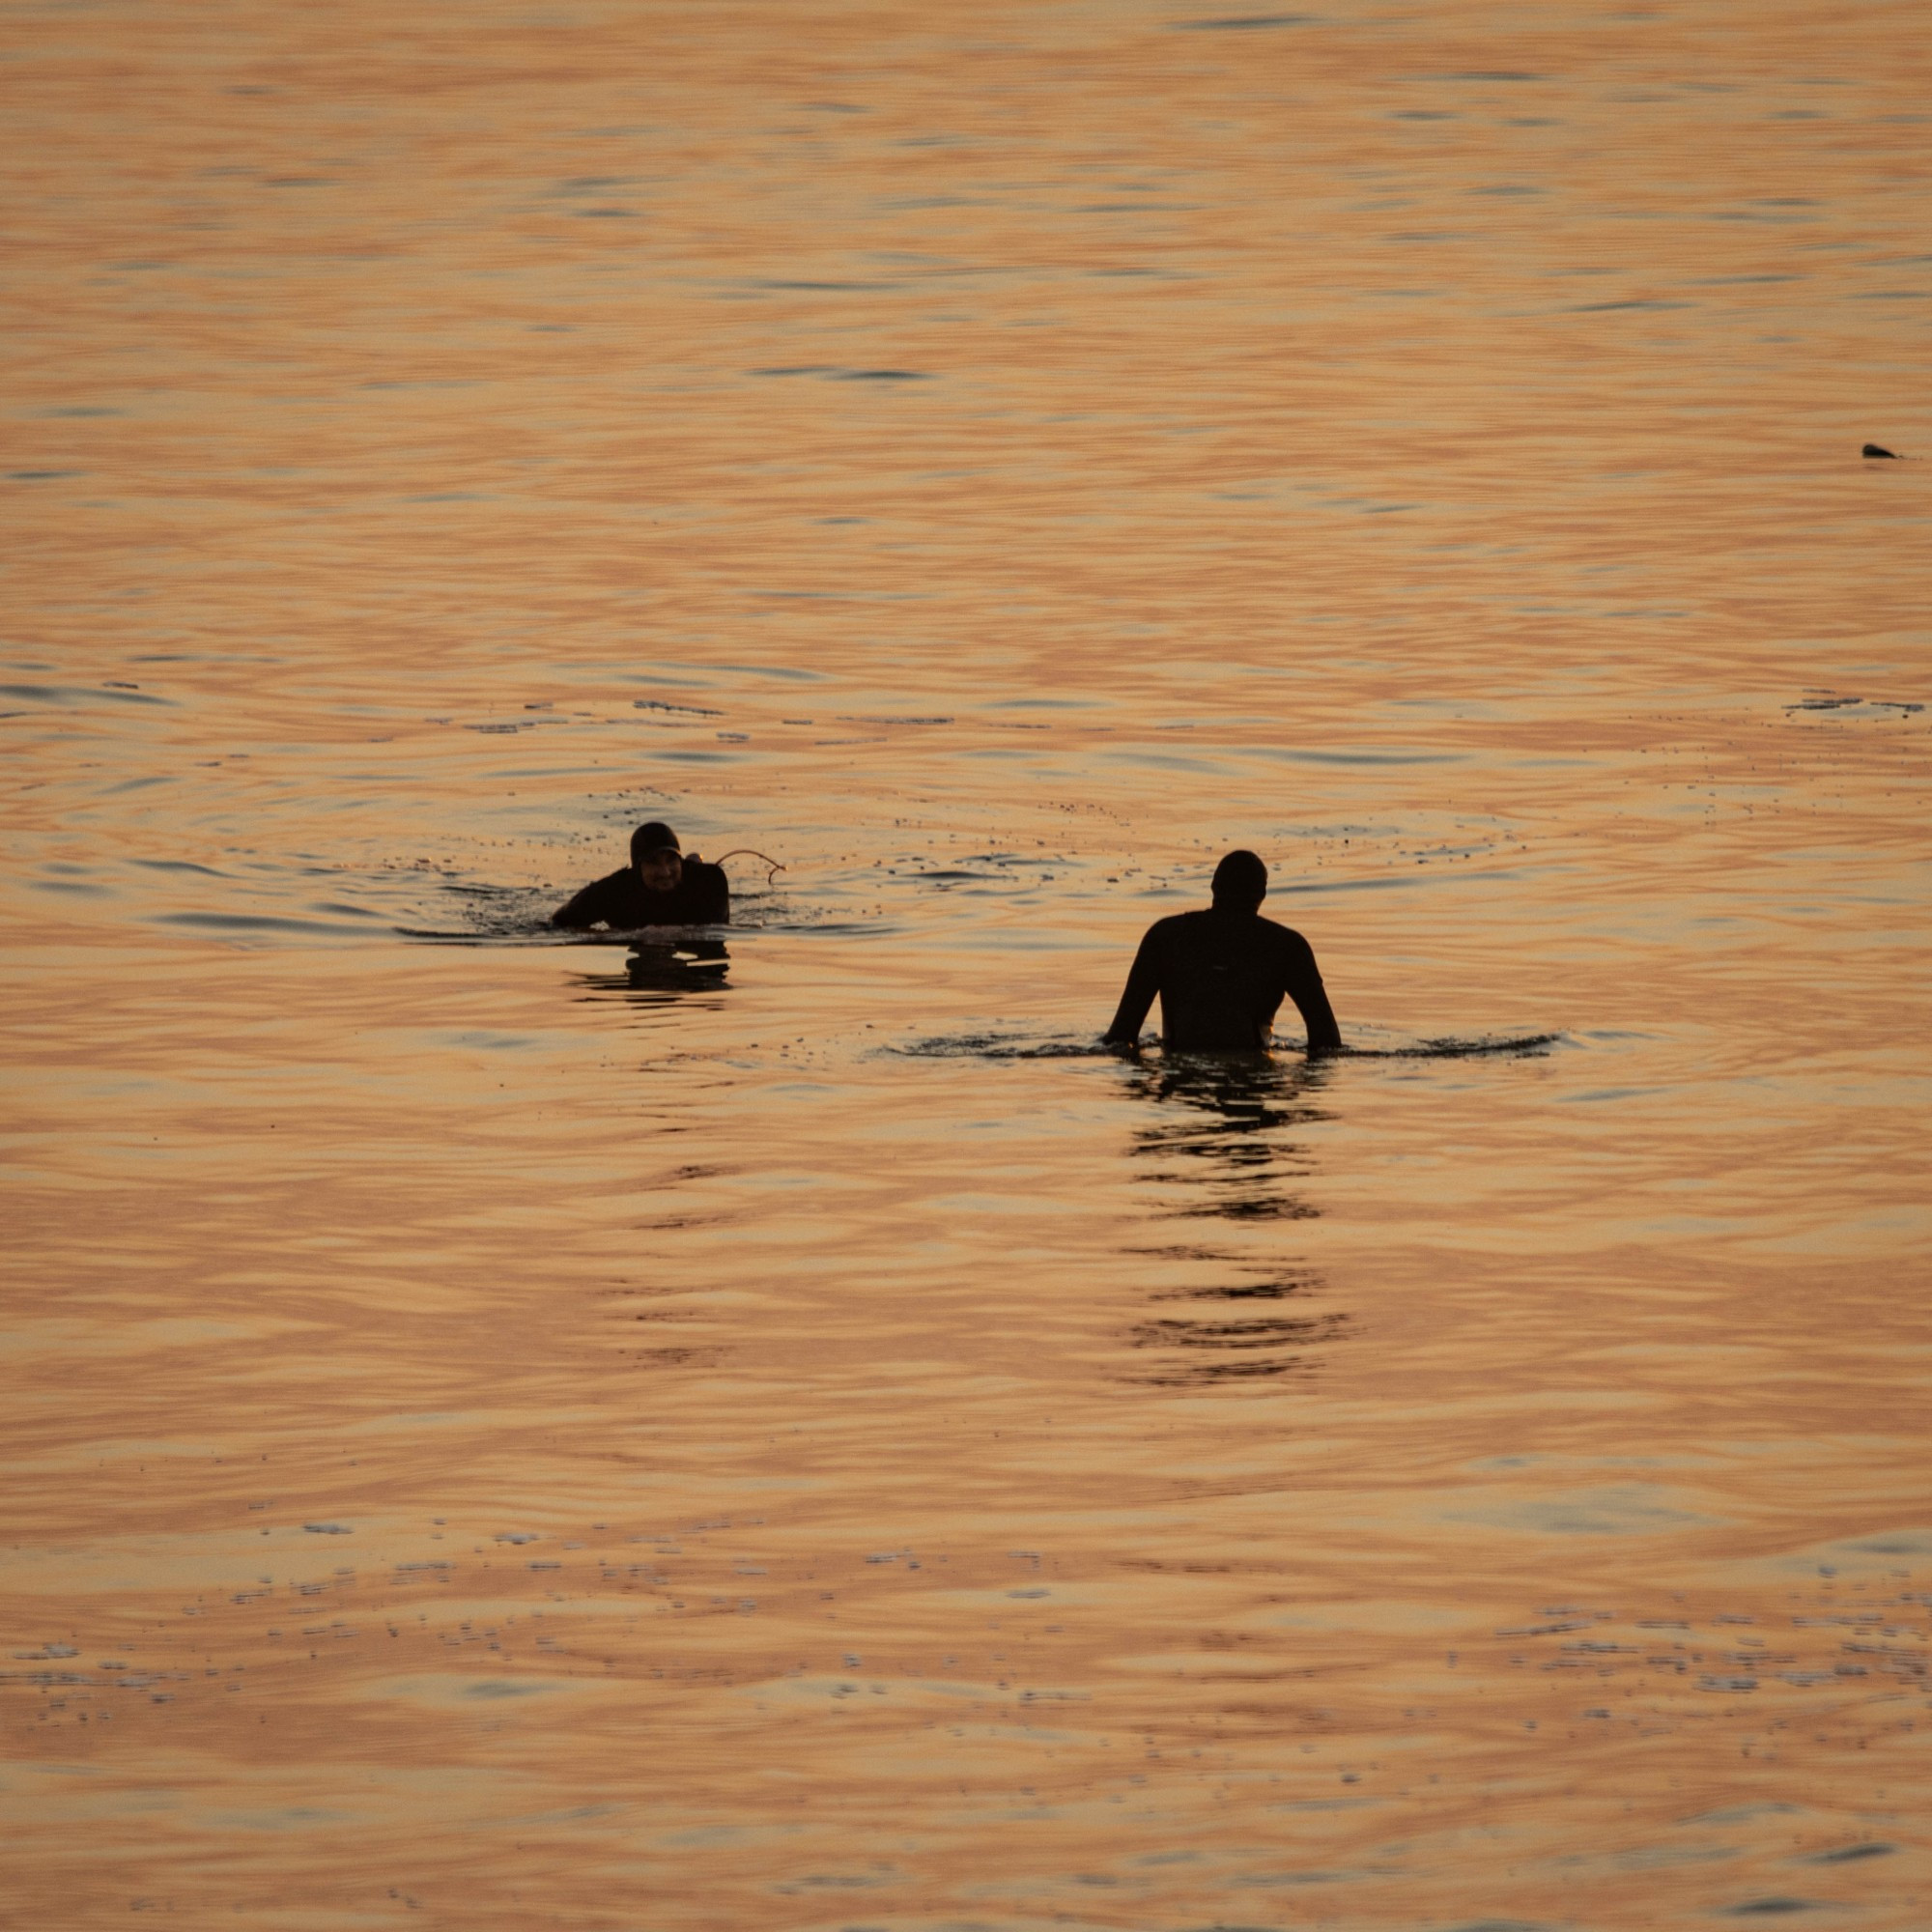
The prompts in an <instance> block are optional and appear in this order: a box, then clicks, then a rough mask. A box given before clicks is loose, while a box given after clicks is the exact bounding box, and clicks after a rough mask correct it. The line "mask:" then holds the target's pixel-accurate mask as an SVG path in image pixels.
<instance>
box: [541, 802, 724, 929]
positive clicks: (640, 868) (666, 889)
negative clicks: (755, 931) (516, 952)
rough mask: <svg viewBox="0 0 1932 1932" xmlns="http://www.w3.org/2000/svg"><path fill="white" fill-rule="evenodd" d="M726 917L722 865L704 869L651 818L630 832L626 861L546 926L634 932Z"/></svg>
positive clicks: (710, 922) (714, 922)
mask: <svg viewBox="0 0 1932 1932" xmlns="http://www.w3.org/2000/svg"><path fill="white" fill-rule="evenodd" d="M727 856H728V854H727ZM730 918H731V887H730V883H729V881H728V880H727V879H726V878H725V868H724V867H723V866H707V865H706V864H705V863H704V861H703V860H702V859H700V858H699V857H698V856H697V854H696V852H694V853H693V854H692V855H691V857H690V858H688V859H687V858H686V857H685V856H684V854H683V853H682V852H681V851H680V850H679V848H678V842H677V834H676V833H675V832H673V831H672V830H671V829H670V827H669V826H668V825H664V824H660V823H659V822H658V821H657V820H656V819H653V820H652V821H651V823H650V824H648V825H640V826H639V827H638V829H637V830H636V831H635V832H634V833H632V834H631V863H630V864H629V865H628V866H625V867H621V868H620V869H619V870H617V871H614V872H611V873H609V874H607V875H606V876H605V877H604V878H601V879H598V880H597V881H595V883H593V884H591V885H587V886H585V887H584V889H583V890H582V892H581V893H579V894H578V895H577V896H576V897H575V898H574V899H572V900H571V901H570V903H569V904H568V905H563V906H559V907H558V908H557V909H556V911H555V912H554V913H552V914H551V916H550V923H552V924H553V925H560V926H563V927H564V928H565V929H566V930H568V931H571V932H587V931H589V929H590V928H591V927H592V926H593V925H608V926H609V927H610V928H611V931H613V932H635V931H636V930H637V929H638V928H639V926H643V925H725V924H727V923H729V921H730Z"/></svg>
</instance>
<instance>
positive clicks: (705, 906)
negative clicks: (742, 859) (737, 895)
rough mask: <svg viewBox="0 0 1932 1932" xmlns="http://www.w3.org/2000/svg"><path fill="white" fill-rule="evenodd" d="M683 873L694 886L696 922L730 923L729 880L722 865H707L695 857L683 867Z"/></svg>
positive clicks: (709, 923)
mask: <svg viewBox="0 0 1932 1932" xmlns="http://www.w3.org/2000/svg"><path fill="white" fill-rule="evenodd" d="M684 875H685V877H686V878H687V879H689V880H691V882H692V884H693V886H694V887H695V888H696V891H695V893H694V894H693V897H694V898H695V899H696V907H695V911H696V923H698V924H700V925H728V924H730V923H731V882H730V880H729V879H727V878H726V877H725V867H723V866H708V865H706V864H705V863H704V861H703V860H701V859H695V860H693V861H692V863H691V864H690V865H688V866H686V867H685V868H684Z"/></svg>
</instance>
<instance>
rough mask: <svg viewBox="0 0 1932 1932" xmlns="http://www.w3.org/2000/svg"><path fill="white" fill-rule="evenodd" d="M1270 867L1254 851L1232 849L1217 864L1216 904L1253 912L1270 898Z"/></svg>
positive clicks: (1215, 878)
mask: <svg viewBox="0 0 1932 1932" xmlns="http://www.w3.org/2000/svg"><path fill="white" fill-rule="evenodd" d="M1267 889H1268V868H1267V867H1265V866H1264V865H1263V864H1262V862H1261V860H1260V859H1259V858H1257V857H1256V855H1255V854H1254V853H1252V852H1245V851H1243V852H1230V853H1229V854H1228V856H1227V857H1226V858H1225V859H1223V860H1222V861H1221V863H1220V864H1219V865H1218V866H1216V867H1214V903H1215V904H1216V905H1217V906H1226V907H1228V908H1229V909H1230V910H1231V911H1233V912H1253V911H1254V909H1255V908H1256V907H1257V906H1258V905H1260V904H1261V902H1262V901H1263V900H1264V898H1266V897H1267Z"/></svg>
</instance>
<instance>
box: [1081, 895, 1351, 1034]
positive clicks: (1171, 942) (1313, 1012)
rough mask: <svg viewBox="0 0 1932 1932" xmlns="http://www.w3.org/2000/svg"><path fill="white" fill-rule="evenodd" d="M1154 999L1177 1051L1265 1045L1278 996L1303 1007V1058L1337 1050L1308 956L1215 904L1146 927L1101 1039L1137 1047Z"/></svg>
mask: <svg viewBox="0 0 1932 1932" xmlns="http://www.w3.org/2000/svg"><path fill="white" fill-rule="evenodd" d="M1156 993H1158V994H1159V995H1160V1022H1161V1028H1160V1030H1161V1038H1162V1039H1163V1040H1165V1041H1166V1043H1167V1044H1168V1045H1169V1046H1171V1047H1178V1048H1179V1049H1180V1050H1181V1051H1182V1052H1189V1051H1192V1052H1197V1053H1214V1052H1231V1051H1239V1050H1241V1049H1244V1048H1245V1049H1249V1050H1252V1049H1253V1048H1256V1047H1263V1046H1265V1045H1266V1044H1267V1043H1268V1028H1269V1026H1270V1024H1271V1023H1272V1022H1273V1019H1274V1015H1275V1009H1276V1008H1277V1007H1279V1006H1280V1005H1281V999H1282V995H1283V994H1284V993H1286V994H1287V995H1288V997H1289V998H1290V999H1291V1000H1293V1002H1294V1004H1295V1005H1296V1006H1297V1007H1298V1008H1299V1009H1301V1017H1302V1020H1303V1022H1304V1023H1305V1024H1306V1026H1307V1028H1308V1050H1309V1052H1310V1053H1327V1052H1331V1051H1332V1050H1333V1049H1334V1048H1336V1047H1338V1046H1340V1045H1341V1044H1342V1033H1341V1029H1340V1028H1339V1027H1337V1026H1336V1024H1335V1014H1334V1011H1333V1010H1332V1009H1331V1008H1330V1007H1329V1005H1328V995H1327V992H1326V991H1325V989H1324V988H1323V987H1322V984H1321V973H1320V971H1319V970H1318V969H1317V967H1316V964H1315V953H1314V951H1313V949H1312V948H1311V947H1310V946H1309V944H1308V942H1307V940H1305V939H1303V938H1302V936H1301V935H1300V933H1298V932H1293V931H1291V930H1290V929H1289V927H1287V926H1285V925H1277V924H1276V923H1274V921H1273V920H1271V919H1264V918H1263V917H1262V916H1261V914H1260V913H1256V912H1243V911H1236V910H1234V909H1233V908H1231V907H1228V906H1219V905H1217V906H1214V907H1212V908H1210V909H1209V910H1208V911H1206V912H1183V913H1177V914H1175V916H1174V917H1173V918H1172V919H1163V920H1157V921H1156V922H1155V923H1153V924H1152V925H1151V926H1149V927H1148V930H1147V937H1146V938H1145V939H1143V940H1142V941H1141V950H1140V951H1139V952H1137V953H1135V954H1134V965H1133V971H1132V972H1131V973H1129V974H1128V975H1127V990H1126V991H1125V992H1124V993H1122V995H1121V1008H1120V1010H1119V1011H1118V1012H1117V1013H1116V1014H1115V1015H1114V1023H1113V1025H1112V1026H1110V1027H1109V1028H1108V1029H1107V1034H1106V1037H1107V1038H1108V1039H1109V1040H1111V1041H1116V1042H1131V1041H1133V1040H1136V1039H1138V1038H1139V1037H1140V1034H1141V1022H1142V1021H1143V1020H1144V1019H1146V1018H1147V1015H1148V1009H1149V1008H1150V1007H1151V1006H1152V1005H1153V999H1154V995H1155V994H1156Z"/></svg>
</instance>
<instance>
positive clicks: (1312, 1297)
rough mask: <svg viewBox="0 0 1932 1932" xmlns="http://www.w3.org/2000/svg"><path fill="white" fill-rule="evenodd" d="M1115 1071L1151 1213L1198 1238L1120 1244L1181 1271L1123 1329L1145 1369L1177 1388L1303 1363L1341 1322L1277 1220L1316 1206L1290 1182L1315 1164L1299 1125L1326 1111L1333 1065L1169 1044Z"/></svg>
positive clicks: (1307, 1364)
mask: <svg viewBox="0 0 1932 1932" xmlns="http://www.w3.org/2000/svg"><path fill="white" fill-rule="evenodd" d="M1123 1071H1124V1077H1125V1082H1126V1090H1127V1092H1128V1093H1129V1094H1133V1095H1134V1096H1135V1097H1136V1098H1137V1099H1139V1100H1142V1101H1144V1102H1145V1103H1146V1104H1147V1106H1148V1107H1149V1109H1150V1113H1149V1116H1148V1118H1147V1119H1146V1120H1145V1121H1144V1122H1143V1123H1141V1124H1140V1125H1138V1126H1136V1127H1135V1128H1134V1130H1133V1141H1132V1146H1131V1148H1130V1155H1131V1158H1132V1159H1133V1160H1134V1161H1135V1162H1136V1163H1138V1164H1141V1168H1142V1178H1143V1179H1148V1180H1151V1181H1152V1182H1153V1183H1154V1184H1155V1186H1156V1187H1157V1188H1158V1189H1159V1190H1160V1191H1161V1193H1162V1194H1163V1195H1164V1196H1165V1197H1166V1203H1165V1205H1164V1206H1162V1207H1159V1208H1155V1210H1154V1212H1155V1215H1156V1217H1157V1218H1159V1219H1162V1220H1167V1221H1170V1222H1174V1221H1179V1222H1185V1223H1192V1224H1195V1228H1196V1230H1197V1231H1198V1234H1199V1235H1200V1236H1207V1238H1205V1239H1203V1238H1196V1239H1190V1240H1187V1241H1179V1242H1159V1243H1151V1244H1149V1245H1147V1246H1144V1247H1136V1248H1134V1249H1133V1250H1131V1252H1132V1253H1134V1254H1135V1255H1136V1256H1138V1257H1141V1258H1144V1259H1151V1260H1153V1261H1155V1262H1159V1263H1166V1264H1171V1265H1172V1271H1173V1273H1174V1274H1175V1275H1176V1276H1178V1277H1179V1280H1178V1281H1177V1282H1176V1283H1175V1285H1173V1286H1171V1287H1163V1288H1160V1289H1157V1290H1156V1291H1155V1293H1154V1296H1153V1299H1154V1300H1155V1301H1157V1302H1160V1303H1164V1304H1169V1305H1168V1306H1167V1307H1164V1308H1163V1309H1162V1311H1161V1312H1160V1313H1159V1314H1158V1315H1151V1316H1150V1317H1149V1318H1148V1319H1147V1320H1145V1321H1140V1322H1137V1323H1136V1324H1135V1326H1134V1327H1133V1329H1132V1331H1131V1339H1132V1341H1133V1343H1134V1345H1135V1347H1136V1348H1137V1349H1142V1350H1148V1351H1149V1357H1148V1363H1147V1371H1146V1374H1145V1377H1144V1378H1145V1379H1146V1380H1149V1381H1151V1382H1154V1383H1157V1384H1162V1385H1167V1386H1188V1385H1198V1384H1202V1383H1211V1382H1227V1381H1254V1380H1260V1379H1264V1378H1271V1377H1282V1376H1291V1375H1294V1374H1297V1373H1307V1372H1308V1371H1310V1370H1311V1369H1313V1368H1314V1367H1315V1366H1316V1364H1317V1362H1318V1361H1319V1357H1320V1349H1319V1345H1321V1344H1323V1343H1326V1342H1328V1341H1330V1340H1332V1339H1333V1337H1334V1336H1335V1335H1336V1334H1337V1333H1338V1332H1339V1331H1340V1330H1341V1329H1342V1327H1343V1325H1344V1323H1345V1321H1346V1320H1347V1318H1346V1317H1345V1316H1343V1315H1340V1314H1338V1313H1336V1312H1334V1311H1332V1310H1327V1309H1322V1308H1321V1307H1320V1306H1318V1305H1317V1304H1318V1303H1319V1301H1320V1298H1321V1292H1322V1283H1321V1278H1320V1276H1318V1275H1317V1274H1316V1273H1315V1272H1314V1271H1313V1270H1312V1269H1310V1268H1308V1267H1307V1266H1305V1265H1303V1264H1300V1263H1299V1262H1297V1260H1296V1259H1295V1258H1294V1257H1293V1255H1292V1254H1290V1253H1287V1252H1284V1245H1285V1243H1284V1236H1285V1235H1286V1233H1287V1226H1286V1224H1288V1223H1291V1222H1296V1221H1307V1220H1312V1219H1314V1218H1315V1215H1316V1213H1317V1209H1316V1208H1313V1207H1312V1206H1310V1204H1309V1203H1308V1202H1307V1201H1306V1200H1305V1199H1304V1198H1303V1196H1302V1195H1301V1193H1300V1192H1299V1182H1300V1180H1301V1178H1302V1177H1303V1176H1304V1175H1306V1174H1308V1173H1309V1172H1310V1171H1311V1170H1312V1168H1313V1165H1314V1163H1313V1161H1312V1160H1311V1159H1310V1157H1309V1155H1308V1152H1307V1150H1306V1148H1305V1146H1304V1145H1303V1144H1302V1143H1301V1141H1300V1140H1299V1139H1298V1138H1297V1129H1299V1128H1300V1127H1303V1126H1305V1125H1306V1124H1307V1123H1309V1122H1314V1121H1320V1120H1322V1119H1324V1118H1326V1116H1325V1115H1324V1113H1323V1111H1322V1109H1321V1104H1320V1100H1321V1092H1322V1089H1323V1088H1324V1087H1325V1086H1326V1084H1327V1083H1328V1080H1329V1078H1330V1075H1331V1071H1332V1063H1328V1062H1324V1061H1321V1060H1315V1061H1306V1062H1304V1061H1300V1060H1296V1061H1291V1062H1286V1063H1284V1062H1281V1061H1277V1060H1275V1059H1274V1058H1273V1057H1272V1056H1271V1055H1269V1054H1267V1053H1266V1052H1263V1051H1249V1052H1245V1053H1172V1052H1170V1053H1166V1054H1163V1055H1161V1056H1160V1057H1159V1058H1157V1059H1156V1058H1152V1057H1150V1058H1147V1059H1144V1060H1143V1059H1137V1060H1135V1061H1134V1062H1133V1063H1131V1064H1130V1065H1128V1066H1127V1067H1126V1068H1125V1069H1123ZM1204 1222H1205V1223H1213V1224H1217V1225H1215V1226H1213V1227H1212V1228H1211V1229H1210V1228H1207V1227H1201V1226H1200V1224H1201V1223H1204ZM1162 1272H1163V1273H1165V1272H1168V1270H1167V1269H1163V1270H1162ZM1203 1275H1207V1276H1208V1279H1206V1280H1202V1279H1200V1277H1202V1276H1203Z"/></svg>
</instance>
